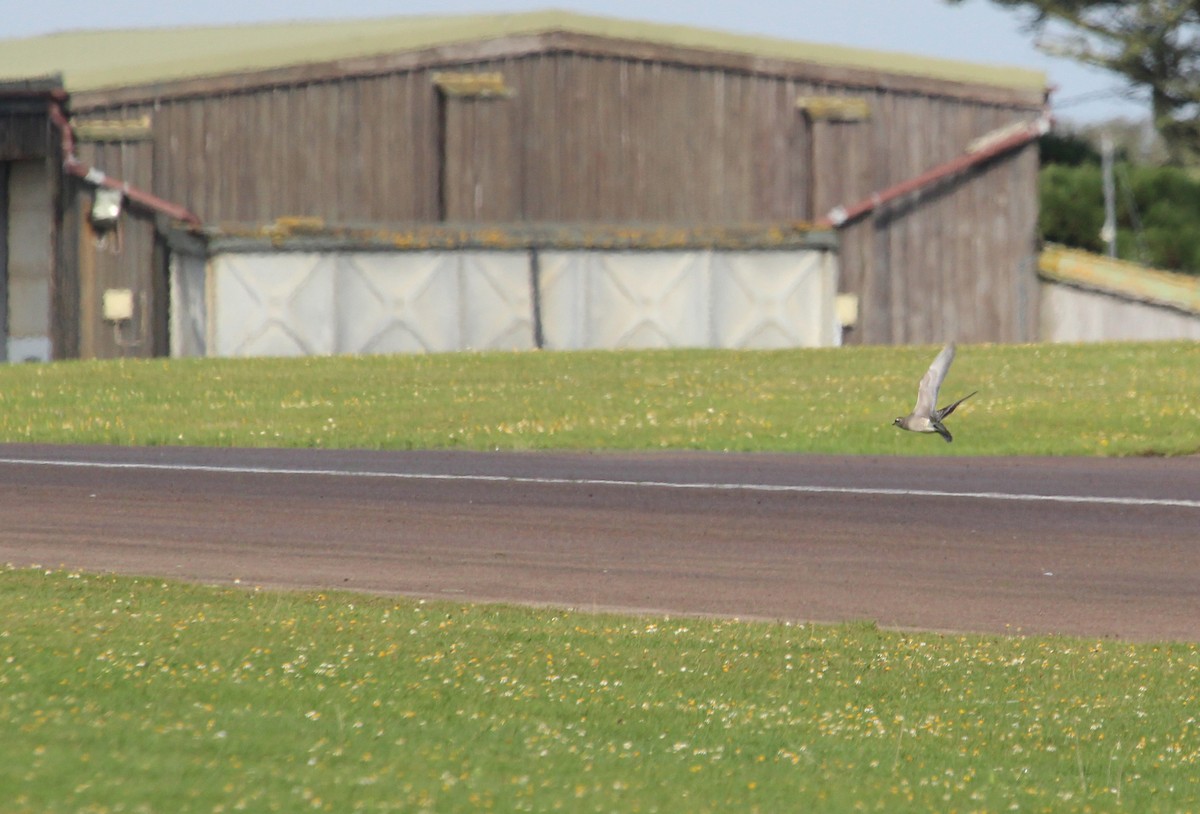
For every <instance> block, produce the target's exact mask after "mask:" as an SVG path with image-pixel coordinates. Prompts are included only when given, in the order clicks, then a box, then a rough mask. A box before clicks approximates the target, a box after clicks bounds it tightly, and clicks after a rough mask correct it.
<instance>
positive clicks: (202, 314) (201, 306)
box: [168, 254, 208, 356]
mask: <svg viewBox="0 0 1200 814" xmlns="http://www.w3.org/2000/svg"><path fill="white" fill-rule="evenodd" d="M169 276H170V286H171V309H170V314H169V315H168V319H169V325H168V329H169V331H170V344H171V355H172V356H204V355H205V349H206V348H207V331H208V302H207V298H206V295H205V284H206V281H207V267H206V264H205V260H204V258H203V257H196V256H194V255H188V254H172V255H171V259H170V267H169Z"/></svg>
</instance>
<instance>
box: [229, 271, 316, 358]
mask: <svg viewBox="0 0 1200 814" xmlns="http://www.w3.org/2000/svg"><path fill="white" fill-rule="evenodd" d="M213 275H214V279H215V285H216V292H215V302H216V313H217V314H219V315H220V321H219V323H218V324H217V325H216V329H215V333H216V336H215V337H214V342H213V344H214V346H215V348H214V350H215V352H216V355H218V356H313V355H327V354H330V353H333V352H334V342H333V334H334V331H333V324H332V320H330V319H329V313H330V303H331V302H332V301H333V283H334V261H333V259H332V258H331V257H328V256H322V255H317V254H305V253H288V254H253V255H250V254H229V255H222V256H220V257H218V258H217V259H216V260H214V270H213Z"/></svg>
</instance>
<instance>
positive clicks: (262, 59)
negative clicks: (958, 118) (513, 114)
mask: <svg viewBox="0 0 1200 814" xmlns="http://www.w3.org/2000/svg"><path fill="white" fill-rule="evenodd" d="M547 31H570V32H578V33H583V34H592V35H597V36H604V37H616V38H621V39H629V40H640V41H644V42H651V43H662V44H669V45H677V46H686V47H691V48H700V49H705V50H715V51H728V52H734V53H740V54H749V55H753V56H761V57H768V58H776V59H785V60H804V61H810V62H817V63H822V64H826V65H836V66H844V67H855V68H869V69H877V70H886V71H890V72H895V73H902V74H910V75H915V76H924V77H933V78H938V79H950V80H956V81H961V82H967V83H972V84H976V83H978V84H985V85H993V86H999V87H1005V88H1018V89H1029V90H1041V89H1042V88H1043V87H1045V84H1046V78H1045V75H1044V74H1042V73H1041V72H1040V71H1033V70H1028V69H1024V68H1010V67H997V66H988V65H977V64H973V63H966V62H955V61H950V60H943V59H933V58H928V57H920V56H913V55H908V54H895V53H888V52H882V51H868V50H863V49H858V48H845V47H841V46H836V45H815V44H811V43H803V42H792V41H788V40H781V39H774V38H771V37H759V36H749V35H744V34H731V33H726V32H720V31H712V30H707V29H701V28H692V27H689V26H682V25H662V24H657V23H643V22H632V21H629V20H618V19H612V18H607V17H594V16H588V15H583V14H575V13H571V12H563V11H538V12H529V13H520V14H494V15H465V16H414V17H389V18H383V19H359V20H341V21H321V22H315V21H304V22H286V23H256V24H243V25H228V26H212V27H186V28H146V29H123V30H86V31H68V32H64V33H59V34H47V35H44V36H39V37H28V38H24V39H13V40H0V77H24V76H38V75H47V74H53V73H61V74H62V75H63V77H64V80H65V85H66V88H67V90H68V91H72V92H79V91H88V90H97V89H100V88H109V87H126V86H136V85H143V84H150V83H154V82H164V81H172V80H178V79H188V78H195V77H200V76H213V75H220V74H228V73H243V72H247V71H257V70H265V69H271V68H282V67H287V66H289V65H298V64H304V63H312V62H325V61H331V60H337V59H346V58H352V57H365V56H374V55H378V54H386V53H395V52H400V51H409V50H418V49H424V48H432V47H436V46H440V45H448V44H451V43H457V42H469V41H474V40H481V39H489V38H495V37H503V36H509V35H515V34H535V33H543V32H547Z"/></svg>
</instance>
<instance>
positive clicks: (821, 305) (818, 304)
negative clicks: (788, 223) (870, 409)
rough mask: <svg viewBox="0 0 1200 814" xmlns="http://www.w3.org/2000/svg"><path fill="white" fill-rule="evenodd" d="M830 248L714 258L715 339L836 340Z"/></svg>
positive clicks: (769, 343)
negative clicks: (826, 250)
mask: <svg viewBox="0 0 1200 814" xmlns="http://www.w3.org/2000/svg"><path fill="white" fill-rule="evenodd" d="M831 257H832V255H829V254H828V253H826V252H807V253H803V254H802V253H799V252H741V253H732V252H730V253H725V254H714V255H713V258H712V272H713V273H712V308H713V345H715V346H717V347H722V348H746V349H751V348H753V349H767V348H795V347H821V346H827V345H836V344H838V343H839V342H840V339H841V326H839V325H837V320H836V318H835V314H834V312H835V302H836V298H837V277H836V275H835V274H834V273H833V271H832V269H831V268H830V262H829V261H830V258H831Z"/></svg>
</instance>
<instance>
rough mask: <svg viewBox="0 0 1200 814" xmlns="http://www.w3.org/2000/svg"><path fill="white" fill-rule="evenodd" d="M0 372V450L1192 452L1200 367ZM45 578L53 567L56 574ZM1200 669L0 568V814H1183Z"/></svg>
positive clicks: (535, 364)
mask: <svg viewBox="0 0 1200 814" xmlns="http://www.w3.org/2000/svg"><path fill="white" fill-rule="evenodd" d="M935 352H936V349H934V348H850V349H841V350H828V351H796V352H772V353H736V352H715V351H686V352H684V351H679V352H675V351H671V352H655V353H636V354H635V353H631V354H601V353H596V354H593V353H579V354H542V353H530V354H515V355H512V354H482V355H458V356H424V357H395V358H362V359H359V358H350V359H303V360H292V361H284V360H246V361H220V360H187V361H162V360H154V361H145V362H72V363H58V364H52V365H30V366H11V367H0V440H2V441H38V442H49V443H68V442H72V443H80V442H82V443H106V444H208V445H241V446H305V447H366V448H438V447H459V448H472V449H496V448H499V449H540V448H567V449H571V448H620V449H645V450H651V449H658V448H663V447H669V448H701V449H737V450H772V451H780V450H792V451H805V452H825V453H870V454H897V453H900V454H939V455H941V454H973V455H998V454H1051V455H1054V454H1062V455H1065V454H1083V455H1141V454H1163V455H1168V454H1187V453H1194V452H1196V451H1197V450H1198V448H1200V420H1198V419H1200V408H1198V407H1197V399H1196V394H1197V393H1200V346H1198V345H1196V344H1191V343H1165V344H1137V345H1107V346H1088V347H1071V346H1067V347H1059V346H1053V347H1051V346H1030V347H992V346H986V347H976V346H970V347H962V348H960V350H959V358H958V360H957V361H956V363H955V366H954V368H953V369H952V371H951V374H950V376H949V378H948V381H947V383H946V385H945V388H944V391H945V396H946V399H950V398H956V397H957V396H958V395H961V394H964V393H966V392H970V391H971V390H974V389H979V390H980V394H979V395H978V396H976V397H975V398H974V399H971V400H970V401H968V402H967V403H966V404H965V405H964V406H963V407H962V408H961V409H960V411H959V412H957V413H956V414H955V416H954V417H953V418H952V419H951V420H950V422H949V423H950V426H951V429H952V430H953V431H954V432H955V436H956V440H955V442H954V443H953V444H945V443H943V442H942V441H941V440H940V439H938V438H937V437H935V436H917V435H913V434H909V433H901V432H899V431H897V430H896V429H895V428H893V427H891V426H890V422H891V419H892V418H893V417H895V416H896V415H898V414H901V413H904V412H907V411H908V409H909V408H910V407H911V406H912V401H913V398H914V397H915V389H916V381H917V380H918V379H919V377H920V375H921V374H922V372H923V371H924V369H925V368H926V367H927V366H928V364H929V361H930V360H931V359H932V357H933V354H934V353H935ZM48 565H49V566H53V565H54V564H53V563H51V564H48ZM1198 688H1200V652H1198V651H1197V647H1196V645H1194V644H1171V643H1162V644H1159V645H1152V644H1125V643H1118V642H1112V641H1082V640H1076V639H1067V638H1022V637H987V636H947V635H938V634H912V633H899V632H890V631H880V630H878V629H876V628H875V627H873V626H871V625H867V624H857V625H841V626H819V625H801V624H782V623H779V624H771V623H757V622H754V623H751V622H738V621H733V620H703V619H669V618H661V617H620V616H606V615H593V614H583V613H574V612H568V611H565V610H546V609H528V608H512V607H497V606H483V605H480V606H475V605H465V606H464V605H455V604H437V603H423V602H417V601H408V600H393V599H384V598H379V597H364V596H354V595H348V594H301V593H282V592H265V591H263V592H260V591H253V590H246V591H230V590H220V589H215V588H208V587H203V586H190V585H181V584H176V583H170V582H163V581H162V580H156V579H131V578H118V577H109V576H97V575H89V574H72V573H65V572H63V571H61V570H54V569H53V567H50V568H46V569H41V568H39V569H11V568H9V569H7V570H4V569H0V727H2V728H3V731H4V733H5V737H4V738H3V739H0V790H3V796H2V798H0V799H2V800H3V801H4V802H0V809H2V810H4V811H6V812H7V811H14V812H93V813H96V814H98V813H99V812H231V811H288V812H291V811H302V810H316V811H335V812H353V811H375V812H383V811H404V812H408V811H436V812H445V811H475V810H489V809H491V810H499V811H555V810H558V811H571V812H576V811H614V812H635V811H688V812H694V811H764V812H777V811H801V810H822V811H851V810H884V811H931V810H937V811H955V810H957V811H1000V810H1019V811H1109V810H1129V811H1177V810H1193V809H1197V808H1200V767H1198V763H1200V724H1198V723H1197V717H1200V713H1197V712H1196V710H1197V709H1200V704H1198V698H1197V695H1198V694H1200V689H1198Z"/></svg>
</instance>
